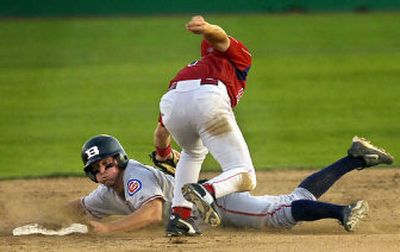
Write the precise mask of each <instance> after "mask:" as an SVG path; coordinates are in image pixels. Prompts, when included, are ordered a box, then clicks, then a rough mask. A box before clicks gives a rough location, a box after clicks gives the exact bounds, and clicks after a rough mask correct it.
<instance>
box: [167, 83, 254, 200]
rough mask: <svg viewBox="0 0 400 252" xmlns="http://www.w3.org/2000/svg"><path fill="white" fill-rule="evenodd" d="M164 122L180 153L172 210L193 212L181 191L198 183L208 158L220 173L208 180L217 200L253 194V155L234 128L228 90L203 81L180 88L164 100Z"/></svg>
mask: <svg viewBox="0 0 400 252" xmlns="http://www.w3.org/2000/svg"><path fill="white" fill-rule="evenodd" d="M160 111H161V116H162V121H163V123H164V125H165V127H166V128H167V130H168V131H169V132H170V133H171V135H172V137H173V138H174V140H175V141H176V143H177V144H179V145H180V147H181V148H182V151H181V157H180V161H179V162H178V166H177V169H176V174H175V189H174V198H173V201H172V207H177V206H179V207H189V208H192V204H191V203H190V202H188V201H186V200H185V198H184V197H183V195H182V192H181V188H182V186H183V185H185V184H187V183H196V182H197V181H198V178H199V173H200V170H201V165H202V163H203V161H204V159H205V157H206V155H207V153H208V151H209V152H210V153H211V154H212V156H213V157H214V158H215V160H216V161H217V162H218V163H219V164H220V166H221V168H222V173H221V174H220V175H219V176H217V177H215V178H213V179H211V180H209V183H210V184H212V186H213V188H214V190H215V196H216V198H220V197H222V196H225V195H227V194H230V193H233V192H240V191H249V190H252V189H254V188H255V185H256V175H255V171H254V167H253V163H252V161H251V157H250V153H249V150H248V147H247V144H246V142H245V140H244V138H243V135H242V133H241V131H240V129H239V127H238V125H237V123H236V119H235V116H234V114H233V111H232V108H231V105H230V99H229V96H228V93H227V90H226V87H225V85H224V84H223V83H222V82H219V83H218V85H215V84H214V85H213V84H210V85H207V84H201V81H200V80H188V81H181V82H178V83H177V85H176V88H175V89H173V90H170V91H168V92H167V93H166V94H164V96H163V97H162V98H161V101H160Z"/></svg>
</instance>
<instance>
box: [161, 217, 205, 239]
mask: <svg viewBox="0 0 400 252" xmlns="http://www.w3.org/2000/svg"><path fill="white" fill-rule="evenodd" d="M165 233H166V235H167V236H168V237H172V236H197V235H201V232H200V230H199V228H198V227H197V226H196V224H195V223H194V220H193V218H191V217H190V218H189V219H186V220H184V219H182V218H181V217H179V215H177V214H174V213H173V214H171V215H170V217H169V222H168V224H167V228H166V230H165Z"/></svg>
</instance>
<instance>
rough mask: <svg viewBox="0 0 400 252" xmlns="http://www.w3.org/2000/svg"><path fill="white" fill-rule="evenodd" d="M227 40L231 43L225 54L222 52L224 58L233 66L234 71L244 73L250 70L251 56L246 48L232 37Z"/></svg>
mask: <svg viewBox="0 0 400 252" xmlns="http://www.w3.org/2000/svg"><path fill="white" fill-rule="evenodd" d="M229 40H230V41H231V43H230V46H229V48H228V50H227V51H226V52H224V53H223V54H224V56H225V57H226V58H227V59H228V60H229V61H230V62H231V63H232V64H233V65H234V66H235V68H236V69H238V70H240V71H245V70H246V69H247V71H248V69H250V66H251V60H252V56H251V53H250V52H249V50H248V49H247V48H246V46H245V45H244V44H243V43H242V42H240V41H239V40H237V39H235V38H234V37H231V36H229Z"/></svg>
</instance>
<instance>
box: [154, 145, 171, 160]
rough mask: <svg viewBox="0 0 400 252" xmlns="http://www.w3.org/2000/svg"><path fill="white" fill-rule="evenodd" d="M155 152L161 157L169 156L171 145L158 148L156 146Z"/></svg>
mask: <svg viewBox="0 0 400 252" xmlns="http://www.w3.org/2000/svg"><path fill="white" fill-rule="evenodd" d="M156 152H157V155H159V156H160V157H162V158H164V157H166V156H169V155H170V154H171V152H172V148H171V145H168V146H167V147H166V148H159V147H157V146H156Z"/></svg>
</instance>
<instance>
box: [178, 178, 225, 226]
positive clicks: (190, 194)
mask: <svg viewBox="0 0 400 252" xmlns="http://www.w3.org/2000/svg"><path fill="white" fill-rule="evenodd" d="M182 194H183V197H185V199H186V200H188V201H190V202H192V203H193V204H195V205H196V207H197V209H198V210H199V212H200V215H201V216H202V217H203V220H204V222H206V223H207V224H209V225H210V226H212V227H217V226H219V225H220V224H221V217H220V216H219V214H218V212H217V210H216V205H215V201H214V197H213V196H212V195H211V194H210V193H209V192H208V191H207V190H206V189H205V188H204V186H202V185H201V184H197V183H193V184H186V185H184V186H183V187H182Z"/></svg>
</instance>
